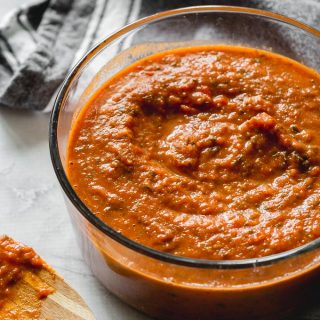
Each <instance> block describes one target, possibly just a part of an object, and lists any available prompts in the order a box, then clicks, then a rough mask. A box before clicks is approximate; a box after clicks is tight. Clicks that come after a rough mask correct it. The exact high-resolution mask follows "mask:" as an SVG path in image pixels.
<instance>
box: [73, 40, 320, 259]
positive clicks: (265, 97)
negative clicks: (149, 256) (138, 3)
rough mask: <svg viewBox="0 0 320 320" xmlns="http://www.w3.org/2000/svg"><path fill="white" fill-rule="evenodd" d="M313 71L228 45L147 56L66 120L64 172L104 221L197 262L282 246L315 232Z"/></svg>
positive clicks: (319, 230)
mask: <svg viewBox="0 0 320 320" xmlns="http://www.w3.org/2000/svg"><path fill="white" fill-rule="evenodd" d="M319 110H320V76H319V74H317V73H316V72H314V71H312V70H310V69H308V68H307V67H305V66H303V65H301V64H299V63H297V62H295V61H293V60H290V59H288V58H285V57H283V56H280V55H276V54H273V53H271V52H267V51H262V50H256V49H250V48H242V47H232V46H206V47H192V48H183V49H177V50H172V51H167V52H161V53H159V54H156V55H153V56H149V57H147V58H144V59H143V60H141V61H138V62H136V63H135V64H133V65H131V66H129V67H127V68H126V69H124V70H123V71H121V72H120V73H118V74H117V75H115V76H114V77H112V78H111V79H110V80H109V81H108V82H106V83H105V85H104V86H103V87H102V88H101V89H99V90H98V91H97V92H96V93H95V94H94V95H93V97H92V98H91V99H90V101H89V102H88V103H87V104H86V105H85V106H84V107H83V109H82V110H81V112H80V113H79V115H78V116H77V118H76V119H75V121H74V125H73V128H72V132H71V137H70V141H69V145H68V160H67V171H68V177H69V179H70V181H71V184H72V186H73V188H74V189H75V191H76V192H77V194H78V195H79V197H80V198H81V199H82V200H83V202H84V203H85V204H86V205H87V206H88V208H89V209H90V210H91V211H92V212H93V213H94V214H96V215H97V216H98V217H99V218H100V219H101V220H103V221H104V222H105V223H106V224H108V225H109V226H111V227H112V228H114V229H115V230H117V231H118V232H120V233H122V234H123V235H125V236H127V237H128V238H130V239H132V240H134V241H137V242H138V243H141V244H144V245H146V246H149V247H152V248H154V249H157V250H160V251H165V252H169V253H172V254H174V255H179V256H185V257H192V258H202V259H224V260H225V259H245V258H257V257H262V256H268V255H272V254H275V253H279V252H284V251H287V250H290V249H293V248H296V247H299V246H301V245H304V244H306V243H308V242H310V241H312V240H315V239H317V238H319V237H320V214H319V202H320V179H319V175H320V167H319V165H320V153H319V150H320V149H319V146H320V135H319V134H318V131H319V128H320V111H319Z"/></svg>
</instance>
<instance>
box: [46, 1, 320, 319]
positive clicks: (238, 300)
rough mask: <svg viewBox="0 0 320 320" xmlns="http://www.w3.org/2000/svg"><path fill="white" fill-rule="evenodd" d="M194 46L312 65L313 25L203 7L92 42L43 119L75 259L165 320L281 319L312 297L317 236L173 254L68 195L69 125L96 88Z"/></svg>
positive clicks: (319, 36) (318, 58) (317, 40)
mask: <svg viewBox="0 0 320 320" xmlns="http://www.w3.org/2000/svg"><path fill="white" fill-rule="evenodd" d="M200 44H231V45H241V46H247V47H256V48H261V49H266V50H271V51H273V52H276V53H280V54H283V55H285V56H288V57H290V58H293V59H295V60H297V61H299V62H302V63H304V64H305V65H307V66H309V67H311V68H313V69H315V70H317V71H318V72H319V71H320V55H319V52H320V32H319V31H317V30H315V29H312V28H311V27H308V26H306V25H304V24H302V23H300V22H297V21H294V20H291V19H289V18H286V17H284V16H280V15H277V14H274V13H270V12H264V11H260V10H254V9H248V8H238V7H220V6H203V7H190V8H184V9H178V10H172V11H167V12H162V13H158V14H156V15H153V16H150V17H147V18H144V19H141V20H139V21H137V22H135V23H133V24H131V25H129V26H127V27H124V28H122V29H121V30H120V31H118V32H116V33H114V34H112V35H111V36H109V37H108V38H107V39H105V40H104V41H102V42H101V43H99V44H98V45H97V46H96V47H94V48H93V49H92V50H91V51H90V52H88V53H87V54H86V55H85V57H83V58H82V59H81V61H80V62H79V63H78V64H77V66H76V67H75V68H74V69H73V70H72V71H71V73H70V74H69V75H68V76H67V78H66V80H65V81H64V83H63V85H62V88H61V90H60V92H59V94H58V97H57V99H56V102H55V105H54V109H53V112H52V118H51V123H50V150H51V156H52V162H53V166H54V169H55V171H56V174H57V177H58V179H59V181H60V184H61V186H62V188H63V190H64V195H65V199H66V203H67V206H68V209H69V212H70V216H71V220H72V223H73V226H74V229H75V231H76V234H77V238H78V240H79V243H80V246H81V249H82V252H83V255H84V257H85V260H86V261H87V263H88V264H89V265H90V267H91V269H92V271H93V273H94V274H95V275H96V276H97V278H98V279H100V280H101V282H102V283H103V284H104V285H105V286H106V287H107V288H108V289H109V290H110V291H112V292H113V293H114V294H115V295H117V296H118V297H120V298H121V299H123V300H124V301H126V302H127V303H128V304H130V305H131V306H133V307H135V308H137V309H139V310H141V311H143V312H145V313H147V314H149V315H151V316H154V317H156V318H157V319H166V320H170V319H183V320H188V319H190V320H191V319H192V320H194V319H210V320H212V319H219V320H223V319H234V318H237V319H242V318H245V319H262V318H268V317H269V318H270V317H271V318H272V319H275V318H281V317H282V316H284V315H286V314H288V313H290V311H293V310H295V309H296V308H297V307H298V306H299V305H300V304H301V302H302V301H306V300H308V299H306V295H307V294H310V296H311V297H312V296H313V297H316V296H318V297H319V287H320V284H319V278H320V239H318V240H316V241H313V242H311V243H309V244H307V245H305V246H303V247H299V248H296V249H294V250H291V251H287V252H283V253H280V254H277V255H273V256H268V257H264V258H258V259H249V260H237V261H207V260H195V259H190V258H183V257H178V256H173V255H170V254H167V253H164V252H159V251H156V250H153V249H151V248H147V247H145V246H143V245H140V244H139V243H136V242H133V241H131V240H130V239H128V238H126V237H124V236H122V235H121V234H120V233H118V232H116V231H115V230H113V229H112V228H111V227H109V226H108V225H106V224H104V223H103V222H102V221H101V220H99V219H98V218H97V217H96V216H95V215H94V214H93V213H92V212H90V210H89V209H88V208H87V207H86V206H85V204H84V203H83V202H82V201H81V200H80V199H79V198H78V196H77V194H76V193H75V191H74V190H73V189H72V187H71V185H70V183H69V182H68V178H67V176H66V173H65V156H66V146H67V141H68V138H69V133H70V127H71V126H72V122H73V121H74V119H76V116H77V114H78V112H79V110H80V109H81V108H82V106H83V105H84V104H85V103H86V101H88V99H89V98H90V97H91V95H92V94H93V93H94V92H95V90H96V89H97V88H99V87H100V86H101V85H102V84H103V83H104V82H105V81H106V80H107V79H108V78H110V77H111V76H112V75H114V74H115V73H117V72H118V71H119V70H121V69H123V68H124V67H126V66H128V65H130V64H132V63H133V62H134V61H136V60H138V59H141V58H143V57H145V56H147V55H150V54H153V53H156V52H160V51H163V50H168V49H172V48H178V47H187V46H194V45H200ZM311 284H313V286H312V285H311ZM311 288H312V289H311ZM312 290H313V291H312Z"/></svg>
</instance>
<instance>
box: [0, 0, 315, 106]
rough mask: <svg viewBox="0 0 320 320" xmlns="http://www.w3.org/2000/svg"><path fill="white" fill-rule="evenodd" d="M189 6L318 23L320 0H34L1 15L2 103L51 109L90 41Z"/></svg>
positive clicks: (0, 96)
mask: <svg viewBox="0 0 320 320" xmlns="http://www.w3.org/2000/svg"><path fill="white" fill-rule="evenodd" d="M192 5H237V6H245V7H254V8H260V9H265V10H271V11H274V12H277V13H281V14H285V15H287V16H290V17H293V18H295V19H298V20H300V21H302V22H304V23H307V24H309V25H311V26H313V27H315V28H318V29H319V28H320V0H281V1H280V0H211V1H210V0H199V1H195V0H184V1H183V0H90V1H89V0H41V1H40V0H38V1H36V2H35V3H34V4H32V5H29V6H25V7H21V8H18V9H16V10H15V11H14V12H12V13H10V14H9V15H8V16H6V17H0V18H1V20H0V107H8V108H16V109H30V110H50V108H51V106H52V101H53V99H54V96H55V93H56V91H57V89H58V88H59V85H60V84H61V82H62V81H63V79H64V77H65V76H66V74H67V73H68V71H69V70H70V68H72V66H73V65H74V64H75V62H76V61H77V60H78V59H80V57H81V56H82V55H83V54H84V53H85V52H86V51H87V50H88V49H89V48H90V47H91V46H92V45H94V44H95V43H97V42H98V41H99V40H101V39H103V38H105V37H106V36H107V35H108V34H110V33H112V32H113V31H115V30H116V29H119V28H120V27H122V26H123V25H125V24H128V23H130V22H132V21H134V20H136V19H139V18H141V17H144V16H147V15H150V14H153V13H156V12H159V11H163V10H169V9H173V8H179V7H186V6H192Z"/></svg>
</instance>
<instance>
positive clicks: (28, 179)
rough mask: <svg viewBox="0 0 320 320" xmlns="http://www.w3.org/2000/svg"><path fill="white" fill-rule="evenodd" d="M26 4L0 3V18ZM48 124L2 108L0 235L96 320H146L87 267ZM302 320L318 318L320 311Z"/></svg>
mask: <svg viewBox="0 0 320 320" xmlns="http://www.w3.org/2000/svg"><path fill="white" fill-rule="evenodd" d="M26 2H31V1H30V0H10V1H4V0H3V1H1V4H0V17H3V15H4V14H5V13H6V12H7V11H8V10H10V9H12V8H14V7H16V6H17V5H18V4H22V3H26ZM48 123H49V114H42V113H30V112H21V111H12V110H3V109H2V110H1V109H0V208H1V213H0V226H1V227H0V234H8V235H10V236H12V237H13V238H15V239H17V240H19V241H22V242H24V243H25V244H27V245H30V246H32V247H33V248H35V250H36V251H37V252H38V253H39V254H40V255H41V256H42V257H43V258H44V259H45V260H46V261H47V262H48V263H49V264H51V265H52V266H53V267H54V268H55V269H56V270H57V271H58V272H59V273H60V274H61V275H62V276H63V277H64V278H65V279H66V281H68V282H69V283H70V284H71V285H72V286H73V287H74V288H75V289H76V290H77V291H78V292H79V293H80V295H81V296H82V297H83V298H84V300H85V301H86V302H87V304H88V305H89V307H90V308H91V310H92V311H93V313H94V314H95V316H96V318H97V320H111V319H112V320H119V319H120V320H122V319H125V320H147V319H149V318H147V317H145V316H143V315H142V314H140V313H139V312H137V311H135V310H133V309H131V308H130V307H128V306H126V305H125V304H124V303H122V302H121V301H119V300H118V299H117V298H115V297H114V296H113V295H112V294H110V293H109V292H108V291H107V290H106V289H104V288H103V287H102V285H100V283H99V282H98V281H97V280H96V279H95V278H94V277H93V275H92V273H91V271H90V270H89V268H88V267H87V265H86V264H85V262H84V260H83V258H82V256H81V253H80V250H79V248H78V246H77V244H76V240H75V236H74V233H73V230H72V228H71V223H70V221H69V216H68V213H67V210H66V207H65V204H64V200H63V198H62V192H61V190H60V186H59V184H58V181H57V179H56V177H55V174H54V171H53V168H52V165H51V160H50V156H49V147H48ZM301 319H302V318H301ZM303 319H314V320H316V319H320V312H319V314H314V315H313V316H310V317H308V315H306V316H305V317H303Z"/></svg>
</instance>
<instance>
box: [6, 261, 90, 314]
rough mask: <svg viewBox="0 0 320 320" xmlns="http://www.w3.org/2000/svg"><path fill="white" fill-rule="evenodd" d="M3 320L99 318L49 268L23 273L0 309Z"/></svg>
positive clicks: (27, 269) (28, 270)
mask: <svg viewBox="0 0 320 320" xmlns="http://www.w3.org/2000/svg"><path fill="white" fill-rule="evenodd" d="M0 262H1V261H0ZM0 267H1V263H0ZM0 271H1V269H0ZM0 274H1V273H0ZM0 280H1V279H0ZM0 319H1V320H95V317H94V316H93V314H92V312H91V311H90V309H89V308H88V306H87V305H86V303H85V302H84V301H83V299H82V298H81V297H80V296H79V294H78V293H77V292H76V291H75V290H74V289H72V288H71V287H70V286H69V285H68V284H67V283H66V282H65V281H64V280H63V278H62V277H61V276H59V275H58V274H57V273H56V272H55V271H54V270H53V269H52V268H51V267H49V266H48V265H46V267H43V268H40V269H36V268H25V269H23V271H22V274H21V276H20V277H19V280H18V281H17V282H16V283H15V284H14V285H12V286H11V287H10V292H9V294H8V296H7V299H6V300H5V303H4V304H3V305H2V307H0Z"/></svg>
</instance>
